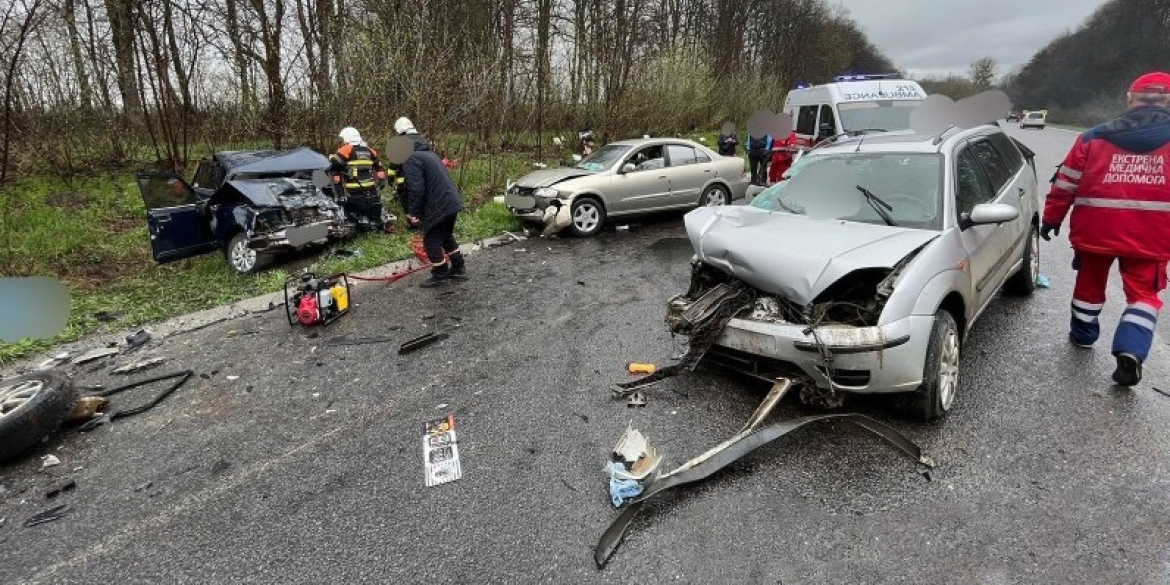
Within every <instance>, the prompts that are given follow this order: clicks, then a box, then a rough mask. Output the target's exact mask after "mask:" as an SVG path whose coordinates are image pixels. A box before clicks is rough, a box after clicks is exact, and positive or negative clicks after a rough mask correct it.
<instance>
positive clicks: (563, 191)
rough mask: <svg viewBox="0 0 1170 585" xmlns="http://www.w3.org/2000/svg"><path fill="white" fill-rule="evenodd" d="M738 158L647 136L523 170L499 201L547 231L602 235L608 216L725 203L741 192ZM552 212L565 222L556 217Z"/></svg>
mask: <svg viewBox="0 0 1170 585" xmlns="http://www.w3.org/2000/svg"><path fill="white" fill-rule="evenodd" d="M747 185H748V182H747V176H746V174H745V173H744V163H743V159H742V158H738V157H731V156H720V155H719V154H717V153H716V152H714V151H712V150H711V149H709V148H707V147H705V146H703V145H701V144H698V143H696V142H693V141H690V140H683V139H672V138H662V139H658V138H647V139H639V140H623V141H621V142H614V143H611V144H607V145H605V146H603V147H601V148H600V149H598V150H597V151H596V152H594V153H593V154H591V155H589V156H587V157H585V158H584V159H582V160H581V161H580V162H578V163H577V164H575V165H573V166H572V167H567V168H559V169H547V170H541V171H536V172H533V173H529V174H528V175H525V176H524V177H522V178H521V179H520V180H519V181H517V182H516V184H514V185H512V186H510V187H509V188H508V192H507V194H506V195H505V197H504V202H505V204H506V205H507V206H508V209H510V210H511V212H512V214H513V215H515V216H516V217H518V218H520V219H521V220H524V221H526V222H528V223H536V224H542V225H545V226H547V227H546V229H545V233H546V234H549V233H555V232H556V231H560V230H561V229H564V228H568V229H570V230H571V231H572V233H573V234H574V235H577V236H592V235H595V234H597V233H598V232H599V231H601V228H602V226H603V225H604V224H605V221H606V219H607V218H614V217H621V216H628V215H634V214H639V213H647V212H657V211H667V210H674V209H689V208H693V207H696V206H716V205H725V204H727V203H730V202H731V201H733V200H735V199H742V198H743V196H744V193H745V192H746V191H747ZM558 212H559V213H560V218H559V219H563V221H557V220H558Z"/></svg>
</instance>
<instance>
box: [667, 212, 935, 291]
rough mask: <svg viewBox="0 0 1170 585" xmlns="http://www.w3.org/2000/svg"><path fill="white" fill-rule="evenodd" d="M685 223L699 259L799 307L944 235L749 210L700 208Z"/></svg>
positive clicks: (688, 215) (889, 266)
mask: <svg viewBox="0 0 1170 585" xmlns="http://www.w3.org/2000/svg"><path fill="white" fill-rule="evenodd" d="M685 221H686V228H687V237H688V238H690V240H691V246H692V247H693V248H694V249H695V253H696V254H697V255H698V257H699V259H700V260H702V261H703V262H705V263H707V264H709V265H711V266H713V267H715V268H718V269H719V270H722V271H723V272H725V273H727V274H730V275H732V276H734V277H736V278H738V279H740V280H742V281H744V282H746V283H748V284H750V285H752V286H753V287H755V288H757V289H760V290H762V291H764V292H768V293H772V294H776V295H780V296H782V297H784V298H786V299H788V300H790V301H793V302H796V303H799V304H801V305H807V304H809V303H811V302H813V299H815V298H816V297H817V295H819V294H820V293H821V292H822V291H824V290H825V289H826V288H828V287H829V286H830V285H832V284H833V283H834V282H836V281H837V280H839V279H840V278H841V277H843V276H845V275H846V274H849V273H850V272H853V271H854V270H858V269H862V268H892V267H893V266H894V264H896V263H897V262H898V261H899V260H901V259H902V258H904V257H905V256H906V255H907V254H909V253H911V252H913V251H914V250H916V249H918V248H919V247H921V246H922V245H924V244H926V243H927V242H929V241H931V240H933V239H934V238H936V237H938V235H939V232H933V231H926V230H917V229H909V228H898V227H890V226H881V225H871V224H865V223H849V222H843V221H841V220H821V219H812V218H810V217H807V216H803V215H794V214H789V213H781V212H773V211H768V210H764V209H759V208H755V207H747V206H721V207H700V208H698V209H696V210H694V211H691V212H690V213H687V215H686V218H685Z"/></svg>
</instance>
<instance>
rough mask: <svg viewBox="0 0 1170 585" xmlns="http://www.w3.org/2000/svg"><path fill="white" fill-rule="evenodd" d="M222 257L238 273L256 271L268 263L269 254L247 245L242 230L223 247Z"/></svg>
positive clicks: (246, 239) (246, 238)
mask: <svg viewBox="0 0 1170 585" xmlns="http://www.w3.org/2000/svg"><path fill="white" fill-rule="evenodd" d="M224 257H225V258H226V259H227V262H228V265H229V266H231V267H232V270H235V271H236V272H239V273H240V274H248V273H250V272H256V271H258V270H260V269H262V268H264V267H265V266H267V265H268V262H269V261H270V260H271V256H270V255H268V254H264V253H261V252H257V251H256V250H254V249H252V248H249V247H248V237H247V236H245V235H244V234H243V232H241V233H238V234H236V235H234V236H232V239H231V240H229V241H228V244H227V247H225V248H224Z"/></svg>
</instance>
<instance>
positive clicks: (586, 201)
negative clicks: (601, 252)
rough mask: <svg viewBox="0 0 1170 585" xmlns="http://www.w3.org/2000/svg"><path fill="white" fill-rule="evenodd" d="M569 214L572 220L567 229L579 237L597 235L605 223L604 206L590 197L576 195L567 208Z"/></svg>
mask: <svg viewBox="0 0 1170 585" xmlns="http://www.w3.org/2000/svg"><path fill="white" fill-rule="evenodd" d="M569 215H570V217H571V218H572V222H573V223H571V224H569V230H570V231H572V232H573V235H574V236H577V237H579V238H588V237H590V236H594V235H597V232H600V231H601V227H602V226H603V225H605V206H604V205H602V204H601V202H600V201H598V200H597V199H594V198H592V197H578V198H577V199H576V200H575V201H573V206H572V207H570V208H569Z"/></svg>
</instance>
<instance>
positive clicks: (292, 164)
mask: <svg viewBox="0 0 1170 585" xmlns="http://www.w3.org/2000/svg"><path fill="white" fill-rule="evenodd" d="M216 158H217V159H218V160H219V161H220V163H221V164H223V166H224V167H225V168H226V169H228V173H227V178H228V179H231V178H233V177H236V176H239V175H247V174H255V173H263V174H291V173H297V172H311V171H315V170H317V169H322V170H323V169H326V168H328V167H329V159H327V158H325V155H323V154H321V153H319V152H317V151H315V150H313V149H310V148H297V149H295V150H255V151H231V152H220V153H217V154H216Z"/></svg>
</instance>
